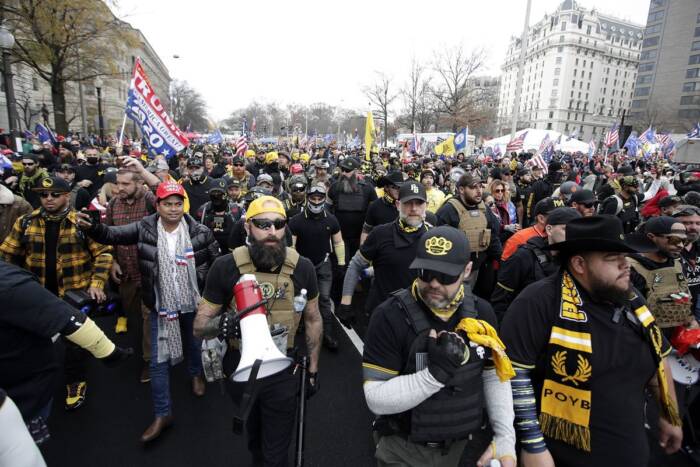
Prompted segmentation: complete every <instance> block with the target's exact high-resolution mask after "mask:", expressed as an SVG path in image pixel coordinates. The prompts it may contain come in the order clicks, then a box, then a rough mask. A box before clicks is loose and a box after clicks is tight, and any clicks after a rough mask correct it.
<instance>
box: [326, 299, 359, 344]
mask: <svg viewBox="0 0 700 467" xmlns="http://www.w3.org/2000/svg"><path fill="white" fill-rule="evenodd" d="M331 311H332V313H333V318H335V320H336V321H337V322H338V326H339V327H340V329H342V330H343V331H345V335H346V336H348V339H350V342H352V345H354V346H355V348H356V349H357V352H358V353H359V354H360V356H362V354H363V353H364V351H365V343H364V342H362V339H360V336H359V335H358V334H357V333H356V332H355V330H354V329H348V328H346V327H345V326H343V323H341V322H340V320H338V317H337V316H336V315H335V303H334V302H333V301H332V300H331Z"/></svg>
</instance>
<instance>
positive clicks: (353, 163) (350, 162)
mask: <svg viewBox="0 0 700 467" xmlns="http://www.w3.org/2000/svg"><path fill="white" fill-rule="evenodd" d="M338 165H339V166H340V168H341V169H345V170H355V169H358V168H359V167H360V162H359V161H358V160H357V159H355V158H354V157H346V158H345V159H343V160H342V161H340V164H338Z"/></svg>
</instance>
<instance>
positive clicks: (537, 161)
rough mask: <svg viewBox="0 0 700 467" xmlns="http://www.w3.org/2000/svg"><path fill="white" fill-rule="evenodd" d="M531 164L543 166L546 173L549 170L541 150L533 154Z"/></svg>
mask: <svg viewBox="0 0 700 467" xmlns="http://www.w3.org/2000/svg"><path fill="white" fill-rule="evenodd" d="M530 164H531V165H534V166H536V167H539V168H541V169H542V170H543V171H544V173H547V172H549V170H548V168H547V163H546V162H545V161H544V158H543V157H542V154H540V153H539V152H538V153H537V154H535V155H534V156H532V159H530Z"/></svg>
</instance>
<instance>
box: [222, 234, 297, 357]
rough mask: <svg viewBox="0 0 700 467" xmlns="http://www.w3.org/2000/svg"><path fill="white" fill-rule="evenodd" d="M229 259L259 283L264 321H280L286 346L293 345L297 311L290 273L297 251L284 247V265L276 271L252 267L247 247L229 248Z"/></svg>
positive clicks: (275, 322)
mask: <svg viewBox="0 0 700 467" xmlns="http://www.w3.org/2000/svg"><path fill="white" fill-rule="evenodd" d="M233 260H234V261H235V262H236V267H237V268H238V271H239V272H240V273H241V275H243V274H254V275H255V278H256V279H257V280H258V284H259V285H260V290H261V291H262V295H263V298H266V299H268V300H269V301H268V302H267V305H266V306H265V307H266V308H267V311H268V315H267V321H268V323H269V324H270V325H273V324H280V325H282V326H284V327H286V328H287V329H288V330H289V334H288V335H287V349H291V348H293V347H294V336H296V334H297V328H298V327H299V321H300V320H301V313H295V312H294V284H293V283H292V273H293V272H294V269H295V268H296V267H297V262H298V261H299V253H297V252H296V250H293V249H291V248H287V254H286V256H285V259H284V264H283V265H282V268H281V269H280V272H279V273H276V274H275V273H270V272H259V271H257V270H256V269H255V265H254V264H253V261H252V260H251V259H250V253H249V252H248V247H247V246H240V247H238V248H236V249H234V250H233ZM230 308H231V309H232V310H235V309H236V301H235V300H232V301H231V305H230Z"/></svg>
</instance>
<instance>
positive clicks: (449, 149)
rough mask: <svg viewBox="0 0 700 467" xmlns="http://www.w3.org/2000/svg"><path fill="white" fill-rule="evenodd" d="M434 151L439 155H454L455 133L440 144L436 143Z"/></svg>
mask: <svg viewBox="0 0 700 467" xmlns="http://www.w3.org/2000/svg"><path fill="white" fill-rule="evenodd" d="M433 152H434V153H435V154H437V155H438V156H441V155H443V154H444V155H446V156H453V155H454V153H455V152H456V151H455V137H454V135H452V136H450V137H449V138H447V139H446V140H445V141H443V142H442V143H440V144H436V145H435V148H434V149H433Z"/></svg>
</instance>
